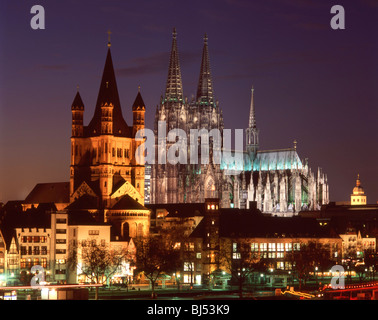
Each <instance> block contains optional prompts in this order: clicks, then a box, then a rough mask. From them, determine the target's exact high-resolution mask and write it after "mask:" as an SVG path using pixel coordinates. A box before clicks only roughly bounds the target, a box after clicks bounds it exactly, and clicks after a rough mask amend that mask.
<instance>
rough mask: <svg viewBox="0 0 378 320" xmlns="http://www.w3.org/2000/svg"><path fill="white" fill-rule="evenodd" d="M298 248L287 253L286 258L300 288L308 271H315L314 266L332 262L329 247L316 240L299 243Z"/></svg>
mask: <svg viewBox="0 0 378 320" xmlns="http://www.w3.org/2000/svg"><path fill="white" fill-rule="evenodd" d="M297 249H299V250H293V251H292V252H290V253H288V255H287V258H288V259H289V261H291V263H292V266H293V271H294V272H295V274H296V275H297V277H298V280H299V290H302V287H303V284H306V281H307V280H308V278H309V276H310V273H311V272H314V271H315V268H316V267H319V266H320V267H321V268H322V269H324V268H325V266H326V265H327V266H329V265H330V264H331V263H332V262H331V261H332V260H331V253H330V249H329V248H328V247H327V246H325V245H323V244H321V243H319V242H316V241H310V242H308V243H301V244H300V247H299V248H297Z"/></svg>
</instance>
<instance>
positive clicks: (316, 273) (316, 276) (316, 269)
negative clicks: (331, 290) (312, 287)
mask: <svg viewBox="0 0 378 320" xmlns="http://www.w3.org/2000/svg"><path fill="white" fill-rule="evenodd" d="M315 284H316V286H317V285H318V267H315Z"/></svg>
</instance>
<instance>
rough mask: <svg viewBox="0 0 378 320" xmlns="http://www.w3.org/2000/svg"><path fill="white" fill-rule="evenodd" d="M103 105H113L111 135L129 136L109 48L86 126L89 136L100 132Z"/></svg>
mask: <svg viewBox="0 0 378 320" xmlns="http://www.w3.org/2000/svg"><path fill="white" fill-rule="evenodd" d="M105 103H107V104H108V105H109V104H112V105H113V130H112V132H113V134H114V135H120V136H128V137H129V136H131V135H130V129H129V127H128V125H127V124H126V121H125V120H124V118H123V115H122V110H121V103H120V99H119V94H118V88H117V82H116V77H115V72H114V67H113V60H112V55H111V50H110V46H109V43H108V52H107V56H106V61H105V66H104V71H103V74H102V79H101V85H100V90H99V93H98V97H97V103H96V108H95V113H94V116H93V118H92V120H91V122H90V123H89V125H88V130H89V132H88V133H89V134H100V132H101V106H102V105H104V104H105Z"/></svg>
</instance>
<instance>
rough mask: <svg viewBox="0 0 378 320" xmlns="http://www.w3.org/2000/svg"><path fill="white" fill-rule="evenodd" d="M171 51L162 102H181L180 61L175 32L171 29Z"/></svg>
mask: <svg viewBox="0 0 378 320" xmlns="http://www.w3.org/2000/svg"><path fill="white" fill-rule="evenodd" d="M172 35H173V39H172V49H171V56H170V59H169V69H168V79H167V86H166V89H165V97H164V101H183V91H182V80H181V69H180V61H179V55H178V50H177V32H176V28H174V29H173V33H172Z"/></svg>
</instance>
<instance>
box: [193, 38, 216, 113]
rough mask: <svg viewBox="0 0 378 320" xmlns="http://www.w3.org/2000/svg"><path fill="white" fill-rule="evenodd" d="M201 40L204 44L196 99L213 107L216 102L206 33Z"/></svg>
mask: <svg viewBox="0 0 378 320" xmlns="http://www.w3.org/2000/svg"><path fill="white" fill-rule="evenodd" d="M203 40H204V44H203V50H202V62H201V70H200V76H199V81H198V88H197V101H198V102H199V104H201V105H212V106H214V107H215V106H216V104H215V99H214V92H213V82H212V79H211V71H210V58H209V48H208V37H207V34H206V33H205V36H204V38H203Z"/></svg>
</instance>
